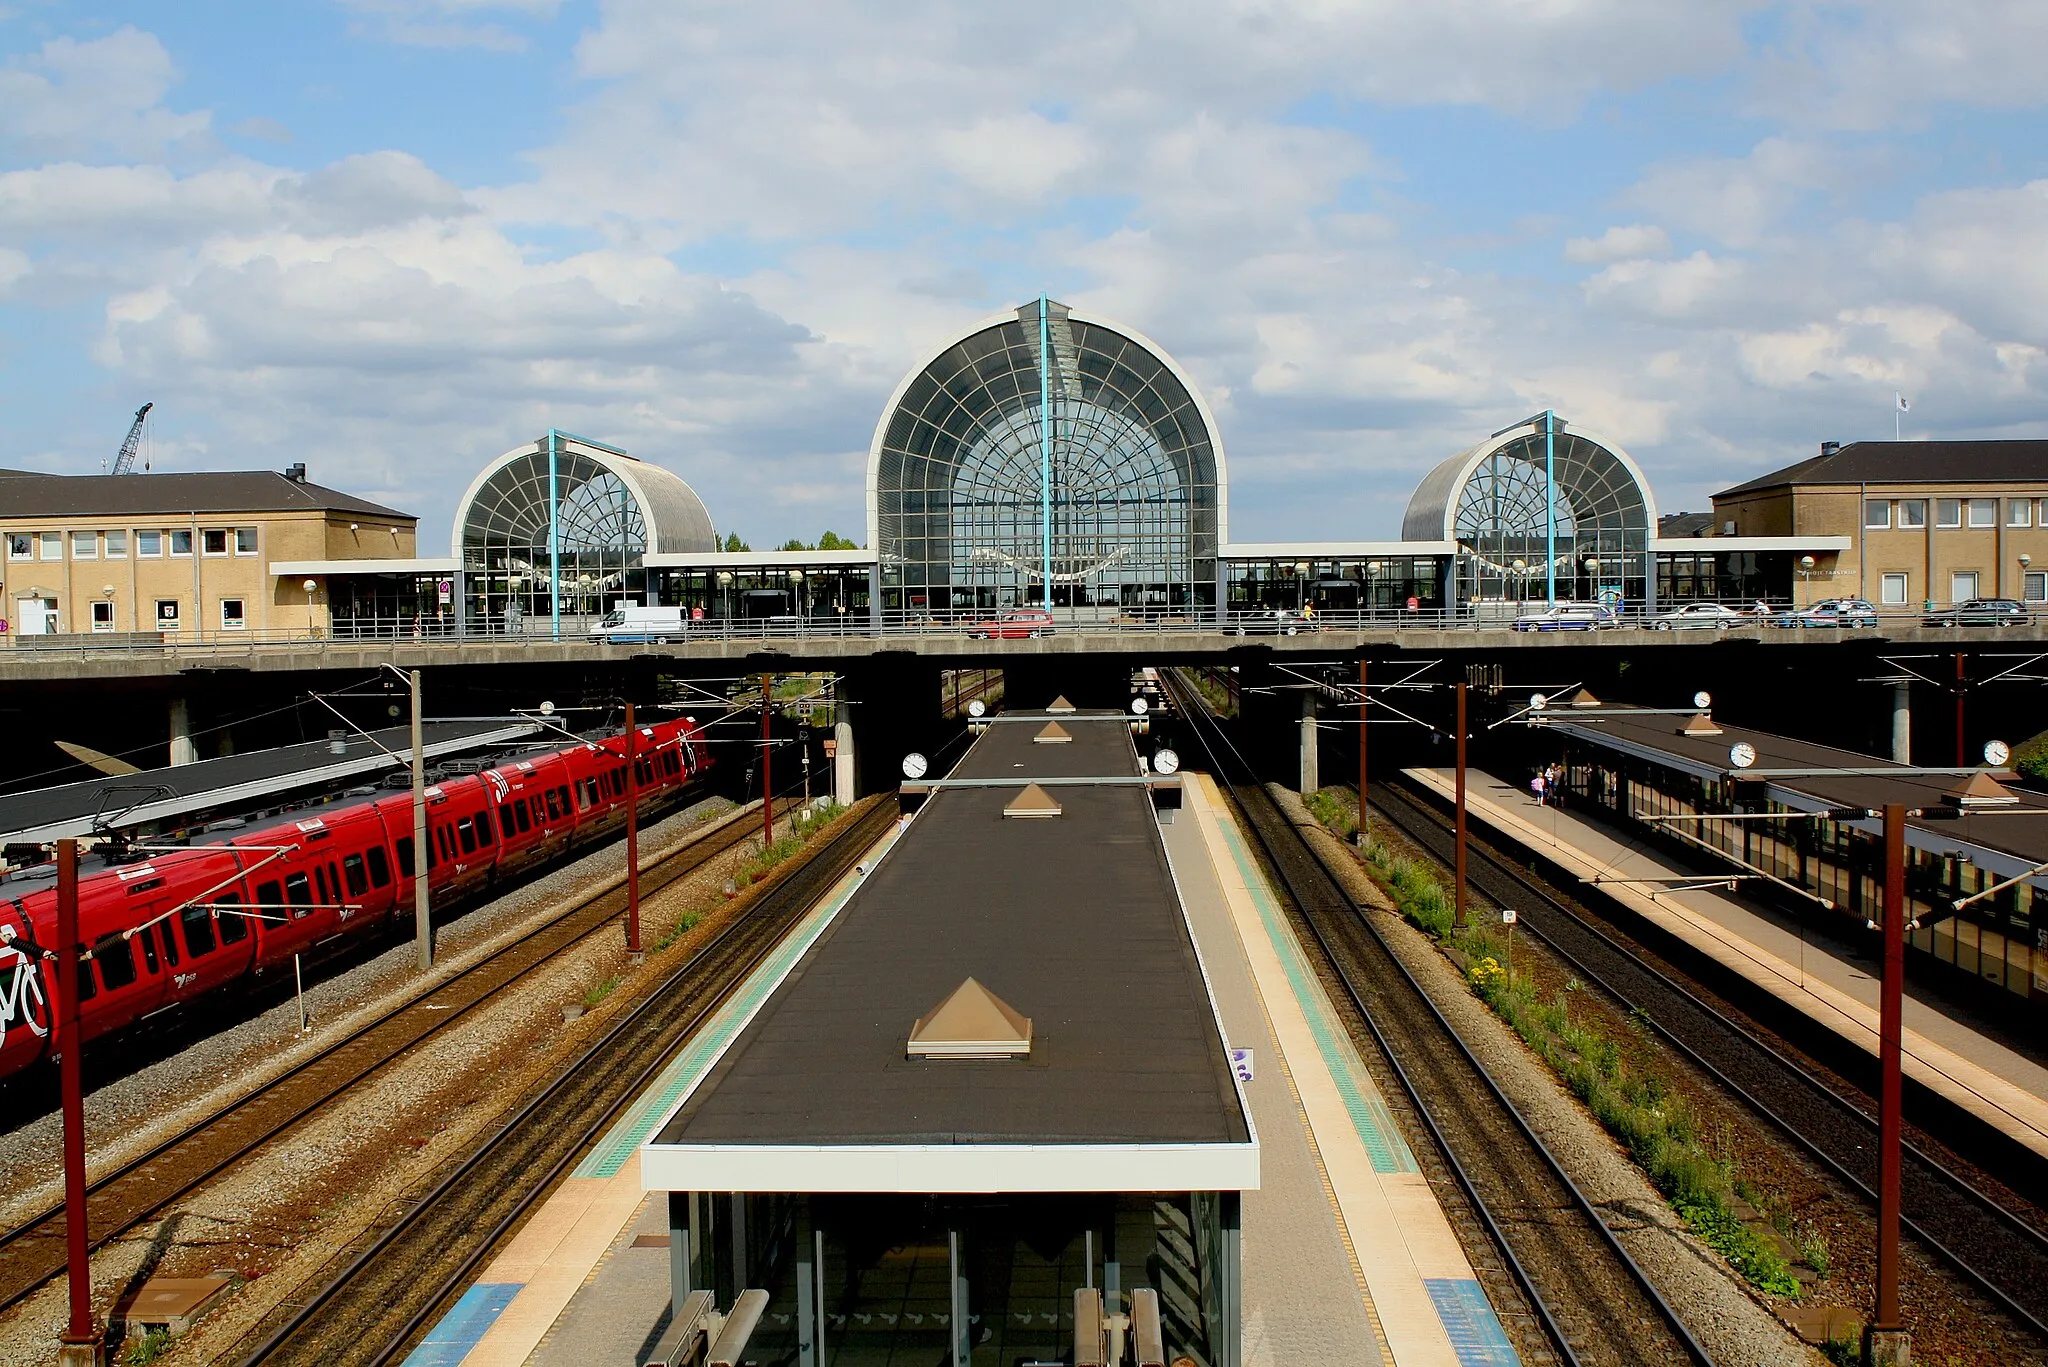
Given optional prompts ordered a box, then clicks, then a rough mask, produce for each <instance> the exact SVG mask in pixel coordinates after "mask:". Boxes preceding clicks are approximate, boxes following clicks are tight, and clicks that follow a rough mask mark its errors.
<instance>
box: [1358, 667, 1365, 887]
mask: <svg viewBox="0 0 2048 1367" xmlns="http://www.w3.org/2000/svg"><path fill="white" fill-rule="evenodd" d="M1365 784H1366V769H1365V661H1364V660H1360V661H1359V662H1358V843H1359V846H1360V847H1361V848H1363V847H1364V845H1365Z"/></svg>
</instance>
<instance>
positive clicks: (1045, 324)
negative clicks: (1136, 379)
mask: <svg viewBox="0 0 2048 1367" xmlns="http://www.w3.org/2000/svg"><path fill="white" fill-rule="evenodd" d="M1038 542H1039V549H1040V551H1041V552H1042V553H1043V555H1044V559H1045V610H1046V611H1047V612H1051V611H1052V316H1051V313H1050V312H1049V311H1048V310H1047V308H1046V298H1045V295H1044V294H1042V293H1041V294H1040V295H1039V296H1038Z"/></svg>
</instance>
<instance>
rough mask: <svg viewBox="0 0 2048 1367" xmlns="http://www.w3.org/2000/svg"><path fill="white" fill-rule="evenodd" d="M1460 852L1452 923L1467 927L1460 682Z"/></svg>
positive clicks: (1462, 689)
mask: <svg viewBox="0 0 2048 1367" xmlns="http://www.w3.org/2000/svg"><path fill="white" fill-rule="evenodd" d="M1457 832H1458V854H1457V859H1456V861H1455V862H1456V868H1455V870H1454V873H1453V882H1454V883H1455V884H1456V890H1455V903H1454V906H1453V914H1452V916H1451V924H1452V925H1454V926H1456V927H1457V928H1458V929H1460V930H1463V929H1464V928H1465V685H1464V684H1463V683H1462V682H1461V683H1459V684H1458V812H1457Z"/></svg>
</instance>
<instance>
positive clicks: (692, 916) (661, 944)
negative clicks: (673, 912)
mask: <svg viewBox="0 0 2048 1367" xmlns="http://www.w3.org/2000/svg"><path fill="white" fill-rule="evenodd" d="M703 921H704V913H703V912H701V911H686V912H684V913H683V914H682V915H681V916H679V917H677V918H676V923H675V925H674V927H673V928H671V929H670V931H669V933H668V934H666V935H664V936H662V937H661V938H660V939H659V940H656V941H655V942H654V952H655V953H657V954H659V953H661V951H662V950H664V949H667V948H668V947H669V946H670V945H672V944H674V943H675V942H676V941H678V940H680V939H682V938H683V937H684V936H685V935H688V934H689V933H690V932H691V931H693V930H695V929H696V928H697V927H698V926H699V925H701V924H703Z"/></svg>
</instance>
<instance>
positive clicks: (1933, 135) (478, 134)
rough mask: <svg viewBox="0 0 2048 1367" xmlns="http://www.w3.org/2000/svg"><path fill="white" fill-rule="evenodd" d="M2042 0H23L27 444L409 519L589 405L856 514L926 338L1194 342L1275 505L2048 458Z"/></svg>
mask: <svg viewBox="0 0 2048 1367" xmlns="http://www.w3.org/2000/svg"><path fill="white" fill-rule="evenodd" d="M2043 69H2048V5H2043V4H2041V3H2039V0H1939V2H1938V3H1923V2H1921V0H1866V2H1865V3H1833V2H1831V3H1818V2H1815V3H1805V2H1794V3H1742V2H1741V0H1674V2H1660V0H1433V3H1430V4H1416V3H1414V0H1295V2H1290V0H1171V3H1168V2H1167V0H1129V2H1128V3H1123V4H1109V5H1105V4H1103V3H1101V0H1091V2H1090V3H1069V2H1068V0H1037V3H1033V4H1031V5H1029V6H988V5H962V4H958V3H949V4H940V3H931V0H894V2H893V3H890V4H886V5H872V4H870V5H862V4H846V3H841V4H817V3H812V4H801V3H783V2H782V0H745V3H704V2H686V0H587V2H584V0H294V2H293V3H289V4H277V5H250V4H246V3H239V4H227V3H220V0H178V2H177V3H171V2H170V0H166V2H165V3H146V2H143V0H137V2H136V3H126V4H107V5H100V4H95V3H93V0H81V2H80V3H40V2H39V0H0V407H4V412H5V417H6V430H7V445H8V448H9V450H8V452H7V454H6V455H4V456H0V465H4V466H10V467H19V468H29V469H43V470H55V471H65V472H72V473H93V472H97V471H98V470H100V469H101V468H102V466H103V464H104V463H105V462H107V461H109V460H110V459H111V457H112V456H113V454H114V452H115V450H116V448H117V447H118V445H119V443H120V440H121V436H122V434H123V433H124V432H125V431H126V430H127V425H128V422H129V419H130V416H131V415H132V413H133V412H134V410H135V408H136V407H137V406H138V405H139V404H141V403H142V402H144V401H149V402H153V403H154V404H155V405H156V407H155V409H154V410H153V411H152V413H151V415H150V424H149V428H148V438H147V441H146V443H145V452H146V454H147V455H148V457H149V459H150V461H151V464H152V468H154V469H158V470H194V469H247V468H282V467H283V466H284V465H286V464H289V463H292V462H295V461H303V462H305V463H306V465H307V466H308V468H309V474H310V477H311V478H312V479H314V480H315V481H316V482H319V483H323V484H328V485H331V486H333V487H337V488H341V489H346V490H349V491H351V492H354V493H358V494H361V495H364V496H367V497H371V498H376V499H379V500H381V501H384V502H388V503H391V504H393V505H395V506H397V507H400V508H404V509H406V510H408V511H411V512H415V513H417V514H419V515H420V516H421V518H422V543H423V547H425V548H427V549H428V550H429V551H430V552H431V551H432V550H434V549H438V548H439V547H440V546H442V545H445V544H446V538H447V535H448V523H449V519H450V517H451V516H452V514H453V509H454V506H455V504H456V503H457V501H458V500H459V499H460V497H461V494H462V491H463V489H464V488H465V487H466V486H467V484H468V482H469V480H470V479H471V477H472V476H473V475H474V474H475V473H476V471H477V470H478V469H479V468H480V467H481V466H482V465H483V464H484V463H485V462H487V461H489V460H490V459H491V458H493V457H495V456H496V455H498V454H500V453H501V452H504V451H507V450H509V449H511V448H513V447H515V446H517V445H519V444H521V443H523V442H526V441H530V440H531V439H533V438H534V437H535V436H537V435H539V434H540V433H542V432H544V431H545V430H546V429H547V428H549V427H557V428H561V429H564V430H566V431H570V432H575V433H578V434H581V435H583V436H588V437H593V438H596V439H598V440H601V441H605V442H608V443H611V444H614V445H617V446H621V447H624V448H625V449H627V450H629V451H631V452H632V453H633V454H635V455H637V456H640V457H641V458H643V459H647V460H652V461H656V462H659V463H661V464H663V465H666V466H668V467H669V468H671V469H673V470H675V471H676V472H677V473H679V474H681V475H682V476H683V477H684V478H685V479H687V480H688V481H689V482H690V483H691V484H692V485H693V486H694V487H695V488H696V489H697V491H698V493H699V494H700V495H702V496H703V498H704V500H705V501H706V503H707V504H708V505H709V507H710V509H711V512H712V516H713V519H714V520H715V521H716V523H717V524H718V527H719V529H720V531H721V532H724V531H737V532H738V533H739V534H740V535H741V536H743V537H745V538H746V539H747V540H749V541H750V542H752V543H753V544H755V545H757V546H760V545H766V544H771V543H779V542H780V541H782V540H784V539H785V538H787V537H792V536H798V537H802V538H803V539H805V540H815V539H816V537H817V536H818V534H819V533H820V532H821V531H823V530H824V529H826V528H827V527H830V528H833V529H835V530H838V531H840V532H842V533H849V534H852V535H854V536H855V537H856V538H859V539H865V527H864V511H863V497H862V488H863V481H864V475H865V466H866V459H867V450H868V445H869V442H870V439H871V437H872V435H873V430H874V426H875V423H876V421H877V419H878V417H879V416H880V414H881V410H882V407H883V405H884V404H885V403H886V401H887V399H888V397H889V395H890V393H891V391H892V390H893V389H894V388H895V385H896V383H897V382H898V380H899V379H901V377H902V375H903V374H904V372H905V371H906V370H907V369H908V368H910V367H911V366H913V365H915V364H917V363H918V362H919V361H920V360H921V359H923V358H924V357H925V356H927V355H928V354H929V353H930V352H931V351H932V350H934V349H935V348H936V347H938V346H940V345H942V344H943V343H944V342H945V341H946V340H948V339H949V338H950V337H951V336H954V335H957V334H958V333H959V332H961V331H964V330H965V329H967V328H969V327H971V326H972V325H973V324H974V323H975V322H977V321H978V320H980V319H983V318H985V317H987V316H989V315H991V314H994V313H997V312H1000V311H1004V310H1007V309H1012V308H1014V307H1016V306H1017V305H1018V304H1019V303H1021V302H1023V301H1025V300H1027V299H1032V298H1035V297H1036V296H1037V295H1038V294H1039V293H1040V292H1041V291H1044V292H1046V293H1049V294H1050V295H1051V296H1052V297H1053V298H1055V299H1060V300H1063V301H1065V302H1067V303H1069V304H1071V305H1073V306H1075V307H1076V308H1080V309H1084V310H1087V311H1089V312H1091V313H1094V314H1096V315H1099V316H1102V317H1105V318H1107V319H1110V320H1114V321H1116V322H1119V323H1122V324H1125V325H1127V326H1129V327H1131V328H1133V329H1135V330H1137V331H1139V332H1142V333H1144V334H1145V335H1147V336H1148V337H1150V338H1152V339H1153V340H1154V341H1155V342H1156V343H1158V344H1159V345H1160V346H1162V347H1163V348H1164V349H1165V350H1167V351H1168V352H1169V353H1171V354H1172V355H1173V357H1174V358H1175V359H1176V360H1177V361H1178V362H1179V363H1180V364H1181V366H1182V367H1183V369H1184V370H1185V371H1186V372H1187V373H1188V374H1190V375H1191V376H1192V377H1193V379H1194V380H1195V382H1196V384H1197V385H1198V386H1199V387H1200V389H1201V390H1202V392H1203V394H1204V396H1205V397H1206V399H1207V400H1208V402H1209V404H1210V406H1211V408H1212V410H1213V411H1214V413H1215V415H1216V418H1217V423H1218V426H1219V428H1220V435H1221V438H1222V442H1223V445H1224V448H1225V451H1226V453H1227V458H1228V463H1229V471H1230V504H1231V507H1230V515H1231V522H1230V532H1231V538H1232V539H1233V540H1236V541H1278V540H1310V539H1374V538H1386V537H1393V536H1396V535H1398V533H1399V526H1400V517H1401V510H1402V508H1403V507H1404V506H1405V504H1406V501H1407V497H1408V494H1409V493H1410V491H1411V490H1412V489H1413V488H1414V485H1415V483H1416V481H1417V480H1418V479H1419V478H1420V476H1421V474H1422V473H1423V472H1424V471H1426V470H1427V469H1428V468H1429V467H1431V466H1432V465H1434V464H1436V463H1437V462H1438V461H1440V460H1441V459H1443V458H1444V457H1446V456H1448V455H1451V454H1453V453H1454V452H1456V451H1459V450H1461V449H1463V448H1465V447H1467V446H1469V445H1471V444H1472V443H1474V442H1475V441H1478V440H1480V439H1482V438H1484V437H1485V436H1486V435H1487V434H1488V433H1490V432H1492V431H1494V430H1495V429H1497V428H1500V427H1503V426H1506V425H1508V424H1510V423H1513V422H1515V421H1517V420H1518V419H1520V418H1523V417H1525V416H1527V415H1528V414H1529V413H1531V412H1535V411H1538V410H1541V409H1545V408H1554V409H1555V410H1556V411H1557V412H1558V413H1559V414H1560V415H1562V416H1563V417H1564V418H1565V419H1566V420H1567V421H1568V422H1570V423H1571V424H1572V425H1573V426H1574V427H1576V428H1579V429H1581V430H1585V431H1588V432H1591V433H1594V434H1596V435H1598V436H1600V437H1601V438H1603V439H1605V440H1607V441H1609V442H1610V443H1613V444H1615V445H1618V446H1620V447H1622V448H1623V449H1625V450H1627V451H1628V452H1629V454H1630V455H1632V456H1633V457H1634V458H1635V459H1636V461H1637V462H1638V463H1639V464H1640V465H1641V466H1642V467H1643V469H1644V470H1645V471H1646V473H1647V474H1648V476H1649V479H1650V482H1651V485H1652V487H1653V489H1654V491H1655V494H1656V498H1657V501H1658V505H1659V508H1660V510H1661V511H1664V512H1672V511H1677V510H1680V509H1702V508H1705V507H1707V506H1708V497H1709V495H1710V494H1711V493H1712V491H1713V490H1715V489H1717V488H1720V487H1724V486H1726V485H1728V484H1731V483H1734V482H1737V481H1739V480H1742V479H1744V478H1747V477H1749V476H1751V475H1754V474H1757V473H1760V472H1762V471H1764V470H1768V469H1772V468H1775V467H1777V466H1779V465H1783V464H1787V463H1790V462H1791V461H1794V460H1798V459H1802V458H1804V457H1805V456H1807V455H1809V454H1812V453H1814V452H1815V450H1816V449H1817V444H1818V443H1819V442H1820V441H1823V440H1836V441H1852V440H1857V439H1865V438H1877V439H1889V438H1890V437H1891V436H1892V433H1893V424H1894V402H1893V396H1894V395H1895V394H1899V393H1903V394H1905V395H1906V396H1907V397H1908V399H1909V401H1910V404H1911V409H1910V411H1909V412H1908V413H1906V414H1905V415H1904V417H1903V430H1904V434H1905V435H1906V436H1907V437H1908V438H1909V439H1910V438H1930V437H1950V438H1953V437H2019V436H2048V352H2044V348H2048V249H2044V247H2048V120H2044V117H2043V105H2044V102H2048V82H2043V81H2042V80H2041V79H2040V75H2039V73H2040V72H2041V71H2042V70H2043Z"/></svg>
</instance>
